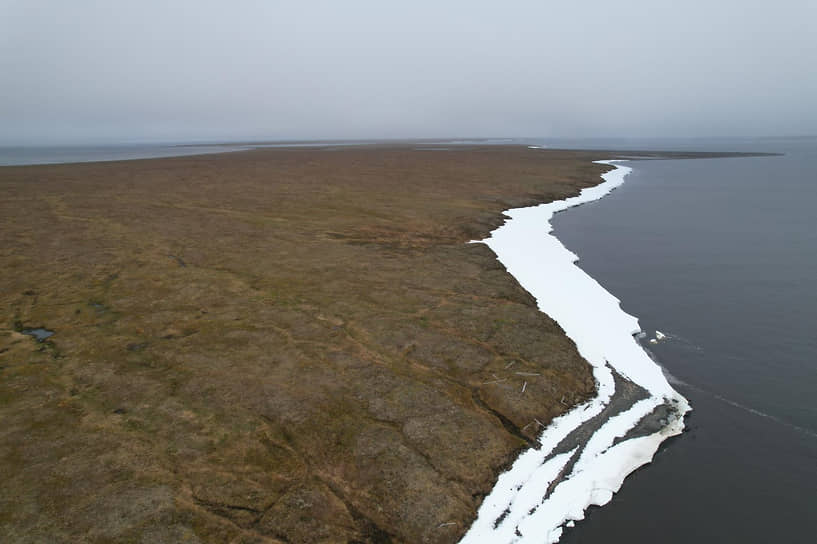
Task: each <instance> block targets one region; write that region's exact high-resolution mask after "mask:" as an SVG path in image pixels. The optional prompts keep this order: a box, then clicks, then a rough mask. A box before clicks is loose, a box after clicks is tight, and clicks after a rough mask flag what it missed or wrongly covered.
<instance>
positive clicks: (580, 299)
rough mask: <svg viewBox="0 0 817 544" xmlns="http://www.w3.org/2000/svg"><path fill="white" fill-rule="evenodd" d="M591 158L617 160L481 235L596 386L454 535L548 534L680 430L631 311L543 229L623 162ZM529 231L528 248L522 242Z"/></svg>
mask: <svg viewBox="0 0 817 544" xmlns="http://www.w3.org/2000/svg"><path fill="white" fill-rule="evenodd" d="M595 162H597V163H600V164H608V165H613V166H616V168H615V169H614V170H612V171H609V172H607V173H605V174H603V175H602V176H601V177H602V180H603V181H602V183H600V184H598V185H596V186H594V187H590V188H587V189H583V190H582V192H581V194H580V195H579V196H576V197H572V198H568V199H564V200H559V201H554V202H550V203H547V204H541V205H538V206H533V207H529V208H516V209H510V210H508V211H507V212H505V215H506V216H507V217H508V218H509V219H508V220H507V221H506V223H505V224H504V225H502V226H501V227H499V228H497V229H496V230H494V231H493V232H492V233H491V235H490V237H488V238H486V239H485V240H482V242H483V243H485V244H486V245H488V246H489V247H490V248H491V249H492V250H493V251H494V253H496V255H497V259H498V260H499V261H500V262H501V263H502V264H503V265H504V266H505V267H506V269H507V270H508V272H509V273H510V274H511V275H513V276H514V277H515V278H516V279H517V281H518V282H519V283H520V284H521V285H522V287H523V288H524V289H525V290H527V291H528V292H530V293H531V294H532V295H533V296H534V298H535V299H536V301H537V306H538V307H539V309H540V310H541V311H542V312H544V313H546V314H547V315H548V316H550V317H551V318H553V319H554V320H555V321H556V322H557V323H558V324H559V325H560V326H561V327H562V329H563V330H564V332H565V333H566V334H567V336H568V337H569V338H571V339H572V340H573V341H574V342H575V343H576V347H577V349H578V351H579V353H580V354H581V355H582V356H583V357H584V358H585V359H586V360H587V361H588V362H589V363H590V364H591V365H592V366H593V370H594V377H595V379H596V381H597V385H598V395H597V397H596V398H594V399H591V400H590V401H588V402H586V403H584V404H582V405H579V406H577V407H575V408H573V409H572V410H570V411H569V412H567V413H566V414H564V415H562V416H560V417H557V418H555V419H554V420H553V422H552V423H551V424H550V425H549V426H548V427H547V428H545V429H544V431H543V432H542V436H541V438H540V444H541V446H540V447H539V448H538V449H530V450H527V451H526V452H524V453H523V454H522V455H520V457H519V459H517V461H516V462H515V463H514V464H513V466H512V467H511V469H510V470H509V471H508V472H506V473H504V474H502V475H501V476H500V477H499V479H498V481H497V484H496V486H495V487H494V489H493V491H492V492H491V493H490V494H489V495H488V496H487V497H486V498H485V501H484V502H483V504H482V506H481V507H480V509H479V513H478V517H477V519H476V521H475V522H474V524H473V525H472V526H471V529H470V530H469V531H468V533H466V535H465V537H464V538H463V539H462V541H461V542H462V543H463V544H472V543H482V542H485V543H488V542H492V543H496V542H526V541H529V540H530V541H541V539H542V537H543V536H544V537H545V541H546V542H557V541H558V540H559V538H560V537H561V534H562V530H563V529H562V528H563V526H572V524H573V523H574V522H575V521H579V520H581V519H583V518H584V511H585V510H586V509H587V508H588V507H589V506H591V505H597V506H601V505H604V504H606V503H607V502H609V501H610V500H611V499H612V497H613V494H614V493H615V492H616V491H618V490H619V489H620V487H621V485H622V484H623V481H624V479H625V478H626V476H627V475H629V474H630V473H632V472H633V471H634V470H636V469H637V468H639V467H641V466H643V465H644V464H646V463H649V462H650V461H651V460H652V458H653V456H654V454H655V452H656V451H657V449H658V447H659V445H660V444H661V442H663V441H664V440H665V439H667V438H669V437H670V436H674V435H677V434H679V433H681V432H682V431H683V427H684V422H683V417H684V414H686V413H687V412H688V411H689V410H690V407H689V404H688V403H687V401H686V399H684V398H683V397H682V396H681V395H680V394H679V393H677V392H676V391H675V390H673V389H672V387H671V386H670V384H669V383H668V382H667V380H666V379H665V377H664V376H663V373H662V371H661V369H660V367H659V366H658V365H657V364H655V363H654V362H653V361H652V359H651V358H650V357H649V355H648V354H647V353H646V351H645V350H644V349H643V348H642V347H641V346H640V344H639V343H638V342H637V341H636V339H635V335H636V334H638V333H639V332H640V328H639V326H638V320H637V319H636V318H635V317H633V316H631V315H629V314H626V313H625V312H624V311H623V310H621V308H620V305H619V301H618V299H616V298H615V297H613V296H612V295H611V294H610V293H608V292H607V291H606V290H604V288H603V287H602V286H601V285H599V284H598V283H597V282H596V281H595V280H593V279H592V278H591V277H590V276H588V275H587V274H585V273H584V272H583V271H582V270H581V269H580V268H578V266H576V264H575V263H576V262H577V261H578V256H576V255H575V254H573V253H571V252H570V251H569V250H567V249H566V248H565V247H564V246H563V245H562V244H561V242H560V241H559V240H558V239H557V238H555V237H554V236H553V235H552V234H551V232H552V227H551V225H550V219H551V218H552V216H553V215H554V214H555V213H558V212H560V211H563V210H566V209H568V208H571V207H573V206H578V205H581V204H584V203H586V202H591V201H594V200H598V199H600V198H602V197H603V196H605V195H606V194H608V193H609V192H610V191H612V190H613V189H615V188H616V187H618V186H619V185H621V184H622V183H623V182H624V178H625V177H626V175H627V174H628V173H629V172H630V171H631V168H629V167H626V166H620V165H618V164H616V163H617V162H620V161H595ZM534 236H535V237H536V238H535V239H536V242H537V243H536V247H535V248H532V247H529V246H530V244H529V243H528V244H525V242H529V241H530V239H531V238H532V237H534ZM544 262H547V267H546V268H545V267H544V266H543V264H542V263H544ZM544 270H547V278H545V277H544V274H543V271H544ZM588 432H589V435H588Z"/></svg>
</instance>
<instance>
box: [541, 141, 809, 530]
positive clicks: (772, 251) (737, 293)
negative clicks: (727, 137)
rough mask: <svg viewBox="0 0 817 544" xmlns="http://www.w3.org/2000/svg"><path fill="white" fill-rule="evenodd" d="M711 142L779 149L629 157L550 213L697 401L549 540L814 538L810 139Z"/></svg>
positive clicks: (562, 235)
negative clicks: (604, 181) (678, 424)
mask: <svg viewBox="0 0 817 544" xmlns="http://www.w3.org/2000/svg"><path fill="white" fill-rule="evenodd" d="M639 146H640V147H641V148H645V147H647V146H646V145H644V143H643V142H641V143H640V144H639ZM674 147H675V148H679V147H685V148H687V149H691V148H695V147H697V148H698V149H701V143H700V142H692V143H690V144H689V145H686V146H681V145H674ZM713 147H714V146H710V149H711V148H713ZM718 147H719V148H720V149H731V150H735V151H742V150H764V151H778V152H784V153H786V154H785V155H784V156H780V157H754V158H730V159H697V160H667V161H632V162H630V163H628V164H629V165H630V166H632V167H633V168H634V171H633V172H632V173H631V174H630V176H628V178H627V180H626V182H625V184H624V185H623V186H622V187H620V188H619V189H617V190H616V191H614V192H613V193H612V194H611V195H609V196H607V197H605V198H604V199H602V200H600V201H598V202H595V203H590V204H586V205H584V206H581V207H579V208H574V209H571V210H567V211H565V212H563V213H561V214H559V215H558V216H556V217H555V218H554V221H553V224H554V228H555V234H556V235H557V237H558V238H559V239H560V240H562V242H563V243H564V244H565V245H566V246H567V247H568V248H570V249H571V250H572V251H574V252H575V253H577V254H578V255H579V256H580V258H581V260H580V262H579V265H580V266H581V267H582V268H583V269H584V270H585V271H586V272H588V273H589V274H590V275H591V276H593V277H594V278H596V279H597V280H598V281H599V283H601V284H602V285H603V286H605V288H607V290H608V291H610V292H611V293H613V294H614V295H615V296H617V297H618V298H619V299H621V301H622V307H623V308H624V310H625V311H627V312H629V313H631V314H633V315H636V316H638V317H639V318H640V322H641V327H642V329H644V330H645V331H647V332H648V333H650V336H652V333H653V332H654V331H655V330H656V329H657V330H660V331H662V332H664V333H667V334H669V335H670V338H669V339H668V340H667V341H665V342H661V343H659V344H657V345H648V347H649V348H650V349H651V350H652V352H653V353H654V355H655V357H656V358H657V359H658V361H659V362H660V363H661V364H662V366H664V367H665V368H666V369H667V370H668V371H669V372H670V373H671V374H672V375H673V376H674V377H675V378H676V379H677V380H678V381H679V382H680V383H678V384H677V385H676V387H677V389H678V390H679V391H680V392H681V393H683V394H684V395H685V396H686V397H687V398H688V399H689V400H690V401H691V403H692V406H693V408H694V412H693V413H692V415H691V416H690V417H689V418H688V419H687V425H688V428H689V431H688V432H686V433H685V434H684V435H682V436H681V437H679V438H676V439H673V440H670V441H669V442H668V443H667V445H666V446H665V447H663V448H662V449H661V451H660V452H659V454H658V455H657V457H656V459H655V462H654V463H653V464H651V465H649V466H647V467H645V468H643V469H642V470H640V471H638V472H637V473H635V474H634V475H633V476H631V477H630V478H628V480H627V481H626V482H625V484H624V487H623V488H622V490H621V492H620V493H619V494H617V495H616V497H615V498H614V499H613V501H612V503H610V504H609V505H607V506H605V507H603V508H597V509H593V510H592V511H591V512H590V514H589V516H588V519H587V520H585V521H583V522H581V523H579V524H577V526H576V528H575V529H572V530H570V531H568V532H566V533H565V536H564V537H563V539H562V542H565V543H573V544H575V543H597V542H616V543H617V542H627V543H654V542H670V543H676V542H677V543H689V542H753V543H754V542H758V543H760V542H764V543H765V542H786V543H794V542H797V543H799V542H803V543H806V542H808V543H811V542H815V541H817V142H815V141H814V140H811V141H808V140H799V141H788V142H787V141H771V140H769V141H761V142H747V141H743V142H732V143H728V142H719V146H718ZM600 158H603V157H600Z"/></svg>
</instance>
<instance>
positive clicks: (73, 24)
mask: <svg viewBox="0 0 817 544" xmlns="http://www.w3.org/2000/svg"><path fill="white" fill-rule="evenodd" d="M816 24H817V1H815V0H776V1H774V2H772V1H754V0H743V1H733V0H718V1H714V0H709V1H699V0H686V1H683V2H681V1H667V0H644V1H636V0H618V1H615V2H613V1H601V0H599V1H588V0H577V1H572V2H571V1H566V0H559V1H550V0H540V1H524V0H518V1H517V0H506V1H504V2H499V1H492V2H487V1H481V0H470V1H460V0H449V1H444V0H437V1H425V0H415V1H412V2H405V1H404V2H398V1H389V0H367V1H364V0H345V1H328V0H327V1H321V0H299V1H276V0H266V1H250V0H233V1H227V0H224V1H221V2H214V1H207V0H196V1H188V0H175V1H166V0H164V1H158V0H157V1H154V0H139V1H135V0H134V1H125V0H122V1H115V0H108V1H105V0H99V1H85V0H72V1H71V2H66V1H64V0H52V1H42V0H0V145H34V144H44V145H51V144H84V143H127V142H164V141H235V140H279V139H338V138H345V139H360V138H409V137H433V138H436V137H465V136H470V137H566V138H582V137H606V138H610V137H625V138H643V137H730V136H785V135H805V134H817V68H815V67H817V32H815V30H814V29H815V25H816Z"/></svg>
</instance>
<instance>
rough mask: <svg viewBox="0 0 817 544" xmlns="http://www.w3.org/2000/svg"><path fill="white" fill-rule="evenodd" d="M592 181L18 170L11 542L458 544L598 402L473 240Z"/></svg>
mask: <svg viewBox="0 0 817 544" xmlns="http://www.w3.org/2000/svg"><path fill="white" fill-rule="evenodd" d="M595 158H599V154H598V153H593V154H588V153H582V152H555V151H554V152H543V151H531V150H527V149H523V148H511V147H507V148H504V147H494V148H473V149H462V150H456V151H446V152H443V151H434V152H430V151H415V150H412V149H410V148H380V149H378V148H359V149H351V150H342V151H339V150H335V151H323V150H316V149H313V150H259V151H252V152H241V153H231V154H223V155H210V156H200V157H180V158H172V159H160V160H144V161H128V162H111V163H96V164H77V165H59V166H32V167H5V168H0V195H2V196H0V266H2V271H3V273H2V277H0V303H1V304H2V308H3V309H4V316H3V320H2V322H0V421H1V422H2V425H0V481H2V482H3V484H2V486H0V540H2V541H4V542H94V543H103V542H150V543H159V542H293V543H294V542H356V541H360V542H389V541H391V542H409V543H415V542H454V541H456V540H457V539H458V537H459V536H460V535H461V534H462V533H463V532H464V530H465V529H467V527H468V524H469V522H470V521H471V520H472V519H473V516H474V515H475V512H476V508H477V507H478V505H479V503H480V501H481V499H482V497H483V496H484V494H485V493H486V492H488V491H489V490H490V488H491V486H492V485H493V482H494V481H495V479H496V476H497V473H498V472H499V471H500V470H501V468H502V467H503V466H505V465H506V464H507V463H509V462H510V461H511V460H512V459H513V457H514V456H515V454H516V453H517V452H518V451H519V449H520V448H522V447H526V446H527V445H528V444H530V443H531V442H532V441H533V440H535V437H536V433H537V430H538V425H530V423H531V422H533V421H535V420H539V421H542V422H545V423H546V422H547V421H549V420H550V419H551V418H553V417H554V416H556V415H558V414H560V413H562V412H563V411H564V410H565V409H566V407H565V406H564V405H563V404H561V403H560V400H561V399H562V398H564V399H567V400H568V401H569V402H570V404H575V403H577V402H579V401H581V400H582V399H585V398H587V397H588V396H589V395H591V394H592V393H593V379H592V376H591V373H590V370H589V367H588V366H587V365H586V363H585V362H584V361H583V360H581V358H580V357H579V356H578V354H577V353H576V351H575V347H574V346H573V344H572V343H571V342H570V341H569V340H568V339H566V338H565V337H564V336H563V334H562V332H561V330H560V329H559V327H558V326H557V325H556V324H554V323H553V322H552V321H551V320H549V319H548V318H547V317H546V316H544V315H542V314H540V313H539V312H537V311H536V309H535V305H534V303H533V301H532V299H531V298H530V297H529V296H528V295H527V294H526V293H525V292H524V291H523V290H522V289H521V288H520V287H519V286H518V285H517V284H516V283H515V281H514V280H513V278H512V277H510V276H509V275H508V274H507V273H506V272H505V271H504V269H503V268H502V267H501V266H500V265H499V264H498V263H497V262H496V261H495V258H494V256H493V254H492V253H491V251H490V250H489V249H487V248H486V247H485V246H482V245H478V244H471V245H469V244H466V242H467V241H468V240H470V239H478V238H481V237H484V236H485V235H486V234H487V232H489V231H490V230H491V228H493V227H494V226H496V225H497V224H498V223H499V222H500V221H501V211H502V210H503V209H506V208H508V207H511V206H518V205H523V204H526V203H533V202H537V201H545V200H550V199H553V198H555V197H560V198H561V197H564V196H566V195H569V194H573V193H575V192H577V191H578V190H579V189H580V188H581V187H584V186H586V185H590V184H595V183H597V181H598V176H599V174H600V173H601V172H602V167H601V166H599V165H593V164H590V162H589V161H590V160H591V159H595ZM30 326H43V327H47V328H49V329H52V330H54V331H55V334H54V336H52V337H51V338H50V339H49V340H48V341H47V342H44V343H37V342H36V341H35V340H34V339H32V338H30V337H28V336H24V335H21V334H19V332H18V331H19V329H20V328H21V327H30ZM511 363H513V364H511ZM509 365H510V366H509ZM520 372H521V373H523V374H518V373H520ZM529 374H530V375H529ZM533 374H535V375H533ZM523 382H526V385H525V386H524V393H522V392H521V390H522V386H523Z"/></svg>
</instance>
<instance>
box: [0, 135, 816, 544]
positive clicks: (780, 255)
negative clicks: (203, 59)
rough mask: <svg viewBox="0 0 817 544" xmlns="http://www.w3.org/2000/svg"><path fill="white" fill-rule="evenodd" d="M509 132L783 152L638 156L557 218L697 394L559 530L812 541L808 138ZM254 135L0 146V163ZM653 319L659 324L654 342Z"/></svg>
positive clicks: (654, 351) (660, 355) (681, 384)
mask: <svg viewBox="0 0 817 544" xmlns="http://www.w3.org/2000/svg"><path fill="white" fill-rule="evenodd" d="M460 143H461V142H456V141H445V142H439V143H438V145H443V144H444V145H452V146H453V145H458V144H460ZM466 143H482V142H466ZM497 143H503V144H504V143H510V142H509V141H508V140H501V141H498V142H497ZM517 143H523V144H535V145H541V146H543V147H552V148H576V149H599V156H598V159H600V160H601V159H609V158H611V155H610V154H609V153H607V152H605V151H603V150H605V149H606V150H609V149H617V150H632V151H637V150H650V151H658V150H667V151H684V150H686V151H744V152H767V153H778V155H774V156H757V157H739V158H735V157H732V158H707V159H682V160H678V159H672V160H630V161H627V162H625V163H624V164H626V165H627V166H630V167H631V168H633V171H632V172H631V173H630V174H629V175H628V176H627V178H626V180H625V182H624V184H623V185H622V186H620V187H619V188H618V189H616V190H615V191H613V192H612V193H611V194H609V195H607V196H606V197H604V198H602V199H601V200H598V201H595V202H591V203H587V204H584V205H582V206H579V207H576V208H571V209H568V210H566V211H563V212H561V213H559V214H557V215H556V216H555V217H554V218H553V220H552V224H553V226H554V234H555V235H556V236H557V237H558V238H559V239H560V240H561V241H562V242H563V243H564V244H565V245H566V246H567V248H568V249H570V250H571V251H573V252H574V253H576V254H577V255H578V256H579V258H580V260H579V263H578V265H579V266H580V267H581V268H582V269H583V270H584V271H585V272H587V273H588V274H589V275H590V276H592V277H593V278H595V279H596V280H597V281H598V282H599V283H600V284H601V285H602V286H603V287H605V289H607V290H608V291H609V292H611V293H612V294H613V295H615V296H616V297H617V298H618V299H620V300H621V305H622V308H623V309H624V310H625V311H626V312H627V313H630V314H632V315H635V316H637V317H638V318H639V320H640V325H641V328H642V330H643V331H644V333H645V337H644V338H643V339H642V342H643V345H644V347H645V349H647V350H648V351H649V353H650V354H651V355H652V356H653V358H654V359H655V360H656V362H657V363H658V364H660V365H661V366H662V367H663V368H664V370H665V372H666V373H667V375H668V376H669V378H670V381H671V383H672V384H673V385H674V387H675V388H676V389H677V390H678V391H679V392H681V393H682V394H683V395H684V396H685V397H686V398H687V399H689V401H690V403H691V405H692V407H693V412H691V414H690V415H688V416H687V420H686V426H687V431H686V432H684V433H683V434H682V435H680V436H678V437H675V438H672V439H670V440H668V441H666V442H664V444H663V445H662V447H661V449H660V450H659V452H658V454H657V455H656V457H655V459H654V461H653V462H652V463H651V464H649V465H646V466H645V467H643V468H641V469H639V470H638V471H637V472H635V473H634V474H632V475H631V476H629V477H628V478H627V480H626V481H625V483H624V486H623V487H622V489H621V490H620V491H619V492H618V493H617V494H616V495H615V497H614V498H613V500H612V501H611V502H610V503H609V504H607V505H605V506H604V507H602V508H591V509H590V510H589V511H588V512H587V517H586V519H585V520H583V521H581V522H578V523H577V524H576V525H575V527H574V528H570V529H566V530H565V532H564V534H563V536H562V539H561V541H560V542H563V543H568V544H579V543H582V544H585V543H586V544H595V543H613V544H616V543H628V544H640V543H650V544H653V543H656V542H662V543H679V544H680V543H684V544H686V543H690V542H740V543H768V542H785V543H801V542H802V543H812V542H815V541H817V138H790V139H785V138H767V139H738V140H731V139H694V140H680V139H675V140H620V139H598V140H554V139H550V140H547V139H535V140H524V141H518V142H517ZM273 145H276V146H277V145H286V144H273ZM316 145H323V144H316ZM247 148H248V147H247V146H244V145H232V146H228V147H225V146H220V145H193V146H191V145H186V146H179V145H129V146H118V147H112V146H100V147H95V148H91V147H84V148H80V147H71V148H65V147H63V148H42V147H41V148H0V164H45V163H59V162H85V161H98V160H123V159H133V158H149V157H164V156H175V155H190V154H199V153H212V152H221V151H225V150H240V149H247ZM633 155H636V153H633ZM599 181H601V180H599ZM656 331H660V333H662V335H665V337H664V338H663V339H662V340H660V341H656V342H655V343H651V342H650V339H655V338H656Z"/></svg>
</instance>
